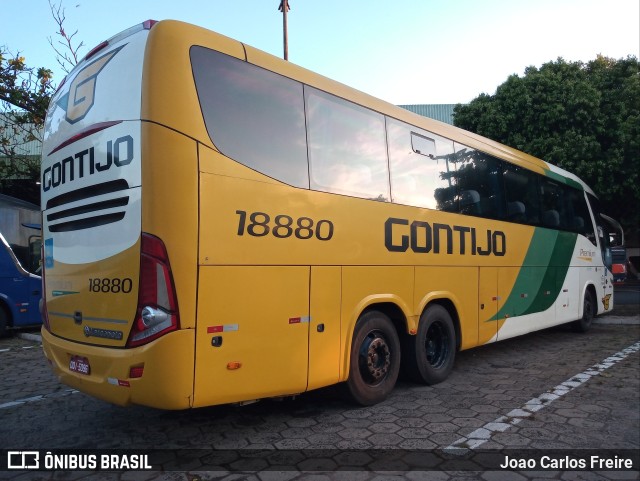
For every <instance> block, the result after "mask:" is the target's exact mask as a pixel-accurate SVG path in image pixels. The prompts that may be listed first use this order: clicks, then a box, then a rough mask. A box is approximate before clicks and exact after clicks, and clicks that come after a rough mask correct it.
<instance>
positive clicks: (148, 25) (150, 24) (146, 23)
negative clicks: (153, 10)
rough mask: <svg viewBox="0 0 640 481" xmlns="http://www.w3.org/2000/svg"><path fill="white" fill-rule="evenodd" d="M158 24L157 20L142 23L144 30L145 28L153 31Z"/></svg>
mask: <svg viewBox="0 0 640 481" xmlns="http://www.w3.org/2000/svg"><path fill="white" fill-rule="evenodd" d="M156 23H158V21H157V20H145V21H144V22H142V28H144V29H145V30H151V27H153V26H154V25H155V24H156Z"/></svg>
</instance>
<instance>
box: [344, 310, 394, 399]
mask: <svg viewBox="0 0 640 481" xmlns="http://www.w3.org/2000/svg"><path fill="white" fill-rule="evenodd" d="M399 372H400V340H399V338H398V333H397V332H396V329H395V327H394V326H393V324H392V322H391V320H390V319H389V317H387V316H386V315H385V314H383V313H381V312H378V311H369V312H366V313H365V314H363V315H362V316H361V317H360V319H358V322H356V327H355V330H354V333H353V340H352V342H351V358H350V360H349V378H348V379H347V382H346V383H345V384H346V391H347V395H348V396H349V398H350V399H351V400H352V401H354V402H355V403H357V404H360V405H362V406H371V405H373V404H376V403H379V402H381V401H383V400H384V399H385V398H386V397H387V396H388V395H389V393H390V392H391V391H392V390H393V388H394V386H395V384H396V380H397V379H398V373H399Z"/></svg>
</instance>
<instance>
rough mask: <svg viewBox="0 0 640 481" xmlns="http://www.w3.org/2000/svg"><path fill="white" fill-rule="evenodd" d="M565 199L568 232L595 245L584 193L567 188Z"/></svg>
mask: <svg viewBox="0 0 640 481" xmlns="http://www.w3.org/2000/svg"><path fill="white" fill-rule="evenodd" d="M566 197H567V201H568V210H569V221H570V224H569V226H568V227H569V230H572V231H574V232H577V233H579V234H582V235H583V236H585V237H587V238H588V239H589V240H590V241H591V242H593V244H594V245H595V243H596V237H595V233H594V231H593V224H592V223H591V216H590V215H589V208H588V207H587V201H586V199H585V197H584V192H582V191H580V190H577V189H572V188H571V187H567V196H566Z"/></svg>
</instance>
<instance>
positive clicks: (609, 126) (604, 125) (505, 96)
mask: <svg viewBox="0 0 640 481" xmlns="http://www.w3.org/2000/svg"><path fill="white" fill-rule="evenodd" d="M639 67H640V64H639V62H638V59H636V58H635V57H631V56H629V57H627V58H624V59H619V60H614V59H611V58H607V57H602V56H598V57H597V58H596V59H595V60H592V61H590V62H588V63H586V64H585V63H582V62H566V61H565V60H563V59H562V58H559V59H558V60H557V61H555V62H549V63H545V64H544V65H542V66H541V67H540V68H536V67H528V68H527V69H526V70H525V73H524V76H523V77H519V76H518V75H511V76H510V77H509V78H508V79H507V80H506V81H505V82H504V83H503V84H502V85H500V86H499V87H498V88H497V90H496V93H495V94H494V95H487V94H481V95H480V96H479V97H477V98H476V99H474V100H473V101H472V102H471V103H469V104H468V105H456V107H455V109H454V123H455V125H457V126H458V127H462V128H464V129H467V130H470V131H472V132H476V133H478V134H480V135H483V136H485V137H489V138H491V139H494V140H497V141H498V142H502V143H504V144H506V145H509V146H512V147H515V148H517V149H519V150H522V151H524V152H527V153H529V154H532V155H534V156H536V157H539V158H541V159H544V160H546V161H548V162H550V163H552V164H555V165H558V166H559V167H562V168H564V169H567V170H569V171H571V172H574V173H575V174H576V175H578V176H579V177H580V178H582V179H583V180H584V181H585V182H586V183H587V184H589V185H590V186H591V187H592V188H593V189H594V191H595V192H596V193H597V194H598V196H599V198H600V200H601V201H602V204H603V206H604V209H605V210H606V211H607V213H609V214H610V215H611V216H612V217H616V218H617V219H618V220H619V221H620V222H621V223H622V225H623V226H624V228H625V231H626V232H627V233H629V234H632V233H633V234H637V231H638V225H639V223H640V222H639V221H640V214H639V210H638V207H637V206H638V205H640V183H639V180H640V71H639Z"/></svg>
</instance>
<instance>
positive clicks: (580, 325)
mask: <svg viewBox="0 0 640 481" xmlns="http://www.w3.org/2000/svg"><path fill="white" fill-rule="evenodd" d="M596 309H597V307H596V300H595V297H594V295H593V291H591V289H587V291H586V292H585V293H584V307H583V309H582V318H581V319H578V320H577V321H574V322H573V323H572V324H571V327H572V328H573V330H574V331H575V332H587V331H588V330H589V329H590V328H591V324H593V319H594V318H595V317H596Z"/></svg>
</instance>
